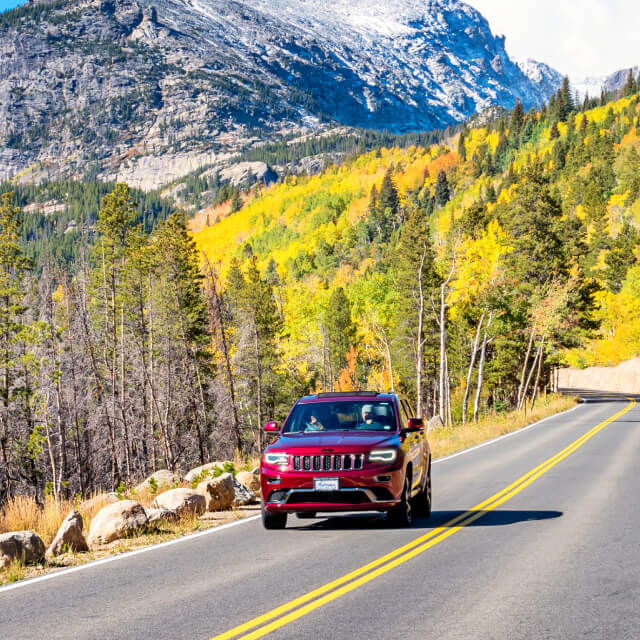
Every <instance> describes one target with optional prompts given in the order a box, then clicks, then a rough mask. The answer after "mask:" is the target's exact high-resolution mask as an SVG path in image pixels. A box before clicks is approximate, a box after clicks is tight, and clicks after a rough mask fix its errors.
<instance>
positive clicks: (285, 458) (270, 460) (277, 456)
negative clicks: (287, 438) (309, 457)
mask: <svg viewBox="0 0 640 640" xmlns="http://www.w3.org/2000/svg"><path fill="white" fill-rule="evenodd" d="M264 461H265V462H266V463H267V464H273V465H276V466H278V467H281V466H283V465H286V464H289V454H288V453H265V454H264Z"/></svg>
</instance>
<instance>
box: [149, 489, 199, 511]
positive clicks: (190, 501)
mask: <svg viewBox="0 0 640 640" xmlns="http://www.w3.org/2000/svg"><path fill="white" fill-rule="evenodd" d="M153 506H154V507H156V508H157V509H158V508H160V509H168V510H169V511H172V512H173V513H175V514H176V515H177V516H181V515H185V514H187V513H189V512H193V513H197V514H198V515H199V514H201V513H204V510H205V506H206V500H205V498H204V496H203V495H202V494H200V493H198V492H197V491H193V490H192V489H171V490H169V491H165V492H164V493H161V494H160V495H159V496H158V497H157V498H156V499H155V500H154V501H153Z"/></svg>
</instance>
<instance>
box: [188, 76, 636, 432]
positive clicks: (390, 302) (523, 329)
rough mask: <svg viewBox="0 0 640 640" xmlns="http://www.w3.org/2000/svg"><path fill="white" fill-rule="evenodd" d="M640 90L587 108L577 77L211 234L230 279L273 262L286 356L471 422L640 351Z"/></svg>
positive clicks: (266, 200) (272, 198)
mask: <svg viewBox="0 0 640 640" xmlns="http://www.w3.org/2000/svg"><path fill="white" fill-rule="evenodd" d="M635 90H637V81H635V79H634V78H633V77H631V78H630V83H627V86H626V88H625V93H626V94H627V96H626V97H623V98H622V99H619V100H617V101H615V102H613V103H610V104H605V105H602V106H596V103H595V102H593V101H592V102H591V103H587V104H585V105H584V106H583V107H582V108H576V107H575V106H574V105H573V104H572V100H571V93H570V91H569V89H568V85H565V88H564V90H561V91H559V92H558V94H557V96H554V98H553V99H552V100H551V102H550V104H549V107H548V108H544V109H543V110H542V111H540V112H533V111H532V112H529V113H527V114H525V113H523V111H522V110H521V109H520V108H516V109H515V110H514V112H513V113H512V114H511V115H510V117H509V118H503V119H501V120H500V121H498V122H497V123H496V125H495V126H492V127H490V128H486V127H485V128H475V129H465V130H464V131H463V132H462V134H461V135H460V136H458V137H457V138H456V139H454V140H452V142H451V144H450V145H439V146H432V147H430V148H422V147H411V148H409V149H406V150H405V149H397V148H395V149H382V150H380V151H375V152H371V153H367V154H365V155H363V156H361V157H358V158H357V159H355V160H354V161H353V162H351V163H350V164H348V165H344V166H341V167H333V168H331V169H330V170H328V171H326V172H325V173H323V174H322V175H320V176H316V177H312V178H307V179H305V178H299V177H292V178H290V179H288V180H287V181H285V183H284V184H281V185H278V186H275V187H273V188H271V189H268V190H266V191H264V192H263V193H261V194H259V195H257V196H256V197H255V198H253V199H252V200H251V201H250V202H248V203H247V204H246V205H245V206H244V208H243V209H242V210H241V211H239V212H237V213H234V214H233V215H231V216H229V217H227V218H224V219H223V220H221V221H220V222H219V223H217V224H214V225H213V226H210V227H208V228H206V229H203V230H201V231H199V232H198V233H196V235H195V239H196V242H197V244H198V247H199V248H200V249H201V250H202V251H203V252H204V254H206V256H207V260H208V264H209V265H210V268H212V269H214V270H217V271H218V272H219V273H221V274H222V277H223V278H227V279H228V281H229V282H235V281H237V280H239V279H241V277H242V272H243V270H246V269H255V268H257V269H258V271H259V272H260V274H261V278H262V281H263V282H264V283H265V284H267V285H268V286H269V287H272V288H273V292H274V299H275V302H276V308H277V312H278V317H279V320H280V321H281V322H282V323H283V328H282V332H281V335H280V338H279V348H280V351H281V354H282V358H283V361H282V364H281V366H282V367H284V368H292V369H294V370H296V371H297V372H299V373H300V374H301V375H303V376H304V377H305V378H306V379H307V380H308V381H309V382H310V383H311V384H312V385H314V384H315V385H318V388H341V389H348V388H352V387H373V388H376V389H389V388H394V387H395V388H401V389H403V390H404V391H406V392H407V393H409V394H410V395H411V396H412V398H413V400H414V401H416V402H417V404H418V405H422V406H423V407H425V411H426V413H427V414H428V415H432V414H435V413H440V414H441V415H443V416H444V414H445V413H446V414H448V415H447V416H445V417H448V419H449V421H454V422H457V421H460V420H466V419H467V411H468V409H467V405H468V404H471V397H472V396H476V398H475V399H474V400H475V401H474V404H475V405H476V407H475V409H474V412H475V413H477V412H478V411H483V410H486V409H487V408H488V407H491V408H506V407H509V406H522V405H523V404H524V403H526V402H527V400H526V396H527V395H528V396H529V402H531V401H532V396H535V394H536V393H538V392H539V389H540V388H542V387H544V386H545V384H546V383H547V382H548V381H550V376H551V372H552V368H553V367H554V366H558V365H562V364H565V363H569V364H572V365H577V366H586V365H591V364H613V363H617V362H619V361H620V360H623V359H625V358H629V357H632V356H634V355H637V354H638V353H639V352H640V351H639V350H640V342H639V340H638V339H639V338H640V320H639V319H638V318H639V314H638V312H639V311H640V288H639V287H640V284H639V283H640V265H639V264H638V258H639V257H640V234H639V233H638V225H640V155H639V153H638V151H639V150H640V140H639V138H638V132H639V127H640V108H639V106H638V105H639V98H638V95H637V94H635V95H634V94H633V91H635ZM420 265H422V266H420ZM421 310H423V313H421ZM238 330H239V329H238ZM418 394H420V395H419V397H418Z"/></svg>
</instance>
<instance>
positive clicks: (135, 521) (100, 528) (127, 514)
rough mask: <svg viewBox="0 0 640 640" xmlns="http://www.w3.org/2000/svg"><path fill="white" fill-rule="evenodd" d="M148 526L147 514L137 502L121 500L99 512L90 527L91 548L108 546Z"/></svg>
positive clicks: (89, 541)
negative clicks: (102, 545)
mask: <svg viewBox="0 0 640 640" xmlns="http://www.w3.org/2000/svg"><path fill="white" fill-rule="evenodd" d="M146 525H147V514H146V512H145V510H144V508H143V506H142V505H141V504H140V503H138V502H136V501H135V500H119V501H118V502H115V503H113V504H109V505H107V506H106V507H103V508H102V509H100V511H98V513H97V514H96V515H95V517H94V518H93V519H92V520H91V525H90V526H89V538H88V540H87V542H88V543H89V546H90V547H94V546H96V545H101V544H107V543H109V542H111V541H113V540H117V539H118V538H124V537H126V536H127V535H130V534H132V533H133V532H134V531H135V530H136V529H144V528H145V527H146Z"/></svg>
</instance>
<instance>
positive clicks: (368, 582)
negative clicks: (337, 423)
mask: <svg viewBox="0 0 640 640" xmlns="http://www.w3.org/2000/svg"><path fill="white" fill-rule="evenodd" d="M639 462H640V404H639V405H638V406H635V403H634V402H633V401H628V400H626V399H624V398H620V397H616V396H607V397H598V396H594V395H593V394H591V396H590V398H589V402H588V403H586V404H582V405H580V406H578V407H577V408H576V409H573V410H572V411H570V412H567V413H564V414H561V415H559V416H556V417H554V418H552V419H549V420H547V421H545V422H543V423H541V424H538V425H535V426H533V427H530V428H527V429H526V430H523V431H521V432H518V433H517V434H515V435H512V436H509V437H506V438H503V439H500V440H498V441H494V442H492V443H490V444H488V445H486V446H481V447H479V448H476V449H473V450H470V451H467V452H464V453H463V454H462V455H456V456H453V457H451V458H449V459H445V460H442V461H439V462H438V463H437V464H435V465H434V468H433V482H434V513H433V515H432V517H431V518H430V519H428V520H417V521H415V522H414V526H413V527H412V528H411V529H408V530H402V529H391V528H387V527H386V526H385V524H384V520H383V518H381V517H380V516H377V515H371V516H348V517H345V518H341V519H339V518H328V519H318V520H312V521H309V520H297V519H296V518H295V517H292V518H290V520H289V526H288V527H287V529H286V530H284V531H264V530H263V529H262V525H261V523H260V521H259V520H257V519H256V520H251V521H245V522H241V523H240V524H237V525H236V526H232V527H229V528H226V529H223V530H219V531H217V532H215V533H207V534H206V535H200V536H198V537H191V538H188V539H186V540H182V541H180V542H179V543H177V544H170V545H166V546H160V547H157V548H154V549H152V550H150V551H147V552H145V553H137V554H132V555H127V556H123V557H122V558H120V559H118V560H116V561H113V562H108V563H102V564H93V565H87V566H85V568H83V569H81V570H79V571H73V572H68V573H63V574H60V575H56V576H55V577H53V578H50V579H46V580H41V581H38V582H34V581H32V582H25V583H22V584H21V585H20V586H18V587H17V588H11V587H9V588H8V589H7V588H4V589H2V588H0V638H2V639H7V640H8V639H11V640H14V639H15V640H18V639H20V638H25V639H29V640H31V639H34V638H43V639H55V638H65V639H69V638H73V639H78V638H90V639H92V640H95V639H99V638H109V639H111V638H136V639H138V638H140V639H143V638H154V639H158V638H167V639H169V638H170V639H172V640H176V639H182V638H184V639H189V640H197V639H203V640H206V639H209V638H216V639H218V640H220V639H221V638H244V639H245V640H246V639H248V638H260V637H265V636H268V637H269V638H276V639H284V638H288V639H297V640H299V639H300V638H313V640H324V639H327V640H328V639H337V638H350V639H352V638H355V639H360V638H363V639H367V640H375V639H388V638H408V637H414V638H420V639H431V638H447V639H455V638H464V639H468V638H473V639H476V638H500V639H504V638H508V639H518V638H558V639H563V640H566V639H568V638H598V639H601V638H602V639H615V640H622V639H625V638H629V639H637V638H640V542H639V540H640V537H639V535H638V531H639V530H640V472H639V469H638V467H639ZM230 630H231V631H230ZM227 632H229V633H227Z"/></svg>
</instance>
